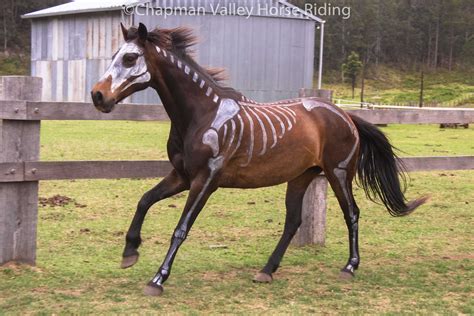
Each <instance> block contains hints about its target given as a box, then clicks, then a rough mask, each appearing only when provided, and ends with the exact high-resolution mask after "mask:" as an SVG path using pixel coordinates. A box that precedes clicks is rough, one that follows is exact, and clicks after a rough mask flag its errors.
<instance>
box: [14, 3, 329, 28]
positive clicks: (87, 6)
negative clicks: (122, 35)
mask: <svg viewBox="0 0 474 316" xmlns="http://www.w3.org/2000/svg"><path fill="white" fill-rule="evenodd" d="M254 1H255V0H254ZM258 1H259V0H256V2H258ZM178 2H179V1H178ZM204 2H206V0H204ZM225 2H226V3H227V2H228V1H225ZM249 2H252V0H250V1H249ZM145 3H152V4H155V5H156V4H157V3H159V1H156V0H100V1H98V0H81V1H74V2H69V3H65V4H62V5H58V6H55V7H51V8H47V9H43V10H39V11H35V12H31V13H27V14H24V15H22V18H26V19H29V18H41V17H48V16H57V15H66V14H78V13H87V12H100V11H111V10H121V9H122V8H123V7H131V6H134V5H139V4H145ZM198 3H200V1H198ZM276 3H278V4H280V5H282V6H285V7H288V8H291V9H295V10H296V11H297V12H298V16H297V17H298V18H307V19H311V20H314V21H316V22H318V23H324V20H323V19H321V18H319V17H317V16H315V15H313V14H311V13H309V12H306V11H305V10H302V9H300V8H298V7H296V6H295V5H293V4H291V3H289V2H287V1H285V0H277V1H276ZM192 4H194V1H192V2H191V6H192ZM245 4H247V1H245ZM185 5H188V3H187V1H185Z"/></svg>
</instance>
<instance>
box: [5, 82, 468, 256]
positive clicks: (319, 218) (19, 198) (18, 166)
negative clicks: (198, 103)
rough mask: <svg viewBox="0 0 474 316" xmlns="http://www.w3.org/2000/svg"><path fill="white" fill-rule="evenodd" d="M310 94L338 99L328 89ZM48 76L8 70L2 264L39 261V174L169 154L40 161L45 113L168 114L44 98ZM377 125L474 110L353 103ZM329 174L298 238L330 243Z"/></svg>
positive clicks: (448, 161)
mask: <svg viewBox="0 0 474 316" xmlns="http://www.w3.org/2000/svg"><path fill="white" fill-rule="evenodd" d="M300 94H301V95H302V96H313V95H314V96H320V97H326V98H330V93H329V92H328V91H325V90H317V91H315V90H308V89H302V90H301V91H300ZM40 96H41V78H35V77H13V76H9V77H0V119H1V120H2V121H1V124H0V140H1V146H0V264H2V263H5V262H7V261H10V260H16V261H23V262H28V263H30V264H34V262H35V258H36V227H37V212H38V181H40V180H41V181H42V180H55V179H98V178H107V179H110V178H147V177H162V176H164V175H166V174H167V173H168V172H169V171H170V170H171V165H170V163H169V162H168V161H158V160H157V161H51V162H48V161H38V160H39V149H40V146H39V144H40V139H39V135H40V134H39V132H40V122H41V120H136V121H167V120H168V116H167V115H166V112H165V111H164V109H163V107H162V106H156V105H136V104H121V105H117V106H116V109H115V110H114V111H113V112H112V113H109V114H104V113H100V112H98V111H97V110H96V109H95V108H94V107H93V105H92V104H91V103H82V102H40V101H39V99H40ZM348 112H350V113H354V114H356V115H358V116H360V117H362V118H363V119H365V120H367V121H369V122H372V123H375V124H388V123H390V124H391V123H402V124H407V123H408V124H415V123H428V124H429V123H472V122H474V111H473V110H471V109H456V110H451V109H450V111H446V110H440V109H433V110H432V109H428V110H427V109H408V110H407V109H403V110H401V109H374V110H368V109H356V110H348ZM403 161H404V163H405V164H406V165H407V167H408V170H410V171H413V170H440V169H451V170H452V169H474V156H460V157H409V158H403ZM326 193H327V181H326V179H325V178H324V177H323V176H318V177H317V178H316V179H315V180H314V181H313V183H312V184H311V185H310V186H309V188H308V190H307V192H306V195H305V199H304V202H303V218H304V222H303V225H302V227H300V229H299V231H298V233H297V235H296V236H295V238H294V243H295V244H298V245H304V244H308V243H317V244H324V230H325V218H326Z"/></svg>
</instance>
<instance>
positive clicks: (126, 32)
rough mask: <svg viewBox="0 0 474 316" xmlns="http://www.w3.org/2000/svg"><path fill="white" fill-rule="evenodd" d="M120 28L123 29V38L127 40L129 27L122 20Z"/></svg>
mask: <svg viewBox="0 0 474 316" xmlns="http://www.w3.org/2000/svg"><path fill="white" fill-rule="evenodd" d="M120 28H121V29H122V35H123V39H124V40H125V41H127V37H128V29H127V28H126V27H125V26H124V25H123V23H122V22H120Z"/></svg>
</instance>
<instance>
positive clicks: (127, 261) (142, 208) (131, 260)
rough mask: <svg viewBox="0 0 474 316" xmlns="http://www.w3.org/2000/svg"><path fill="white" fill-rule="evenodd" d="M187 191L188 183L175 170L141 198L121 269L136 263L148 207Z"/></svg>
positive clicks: (128, 233)
mask: <svg viewBox="0 0 474 316" xmlns="http://www.w3.org/2000/svg"><path fill="white" fill-rule="evenodd" d="M187 189H189V183H188V181H187V180H186V179H184V178H183V177H182V176H180V175H179V173H178V172H177V171H176V170H173V171H171V172H170V174H169V175H167V176H166V177H165V178H164V179H163V180H161V182H160V183H158V184H157V185H156V186H155V187H154V188H153V189H151V190H150V191H148V192H146V193H145V194H144V195H143V196H142V198H141V199H140V201H139V202H138V205H137V210H136V212H135V215H134V216H133V220H132V223H131V224H130V228H129V229H128V232H127V235H126V237H125V249H124V251H123V255H122V256H123V258H122V264H121V267H122V268H124V269H125V268H128V267H131V266H133V265H134V264H135V263H136V262H137V261H138V256H139V254H138V250H137V249H138V247H139V246H140V244H141V242H142V239H141V237H140V233H141V229H142V225H143V221H144V220H145V216H146V214H147V212H148V210H149V209H150V207H152V206H153V204H155V203H156V202H158V201H160V200H163V199H166V198H168V197H170V196H173V195H175V194H178V193H180V192H182V191H184V190H187Z"/></svg>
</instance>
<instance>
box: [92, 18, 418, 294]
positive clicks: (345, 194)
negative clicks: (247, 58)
mask: <svg viewBox="0 0 474 316" xmlns="http://www.w3.org/2000/svg"><path fill="white" fill-rule="evenodd" d="M122 33H123V36H124V39H125V43H124V44H123V46H121V48H120V49H119V51H118V52H117V53H116V54H115V55H114V56H113V58H112V62H111V64H110V66H109V68H108V69H107V71H106V72H105V74H104V75H103V77H102V78H101V79H100V80H99V81H98V82H97V83H96V84H95V85H94V87H93V89H92V91H91V96H92V100H93V102H94V105H95V107H96V108H97V109H98V110H99V111H102V112H104V113H109V112H111V111H112V110H113V108H114V106H115V104H117V103H118V102H120V101H121V100H123V99H124V98H126V97H127V96H129V95H131V94H132V93H135V92H137V91H139V90H143V89H145V88H147V87H152V88H153V89H155V90H156V92H157V93H158V94H159V96H160V99H161V100H162V102H163V106H164V108H165V110H166V112H167V114H168V116H169V118H170V120H171V129H170V135H169V139H168V144H167V151H168V156H169V160H170V162H171V164H172V166H173V170H172V171H171V172H170V173H169V174H168V175H167V176H166V177H165V178H164V179H163V180H162V181H161V182H160V183H158V184H157V185H156V186H155V187H154V188H152V189H151V190H150V191H148V192H146V193H145V194H144V195H143V197H142V198H141V199H140V201H139V202H138V206H137V209H136V213H135V215H134V217H133V220H132V223H131V225H130V228H129V230H128V232H127V235H126V243H125V249H124V251H123V258H122V263H121V267H122V268H128V267H131V266H132V265H134V264H135V263H136V262H137V260H138V256H139V253H138V250H137V249H138V247H139V246H140V243H141V237H140V236H141V228H142V224H143V221H144V219H145V216H146V213H147V211H148V209H149V208H150V207H151V206H152V205H153V204H155V203H156V202H158V201H160V200H162V199H165V198H168V197H170V196H173V195H175V194H177V193H180V192H182V191H184V190H189V195H188V198H187V201H186V205H185V207H184V210H183V213H182V215H181V218H180V220H179V222H178V224H177V226H176V229H175V230H174V233H173V235H172V237H171V244H170V246H169V249H168V252H167V254H166V257H165V259H164V261H163V263H162V265H161V266H160V268H159V269H158V272H157V273H156V275H155V276H154V277H153V278H152V279H151V281H149V282H148V284H147V285H146V287H145V290H144V293H145V294H146V295H154V296H157V295H161V294H162V292H163V284H164V282H165V281H166V280H167V279H168V277H169V276H170V273H171V268H172V265H173V261H174V258H175V256H176V253H177V251H178V249H179V247H180V245H181V244H182V243H183V241H184V240H185V239H186V237H187V235H188V232H189V230H190V229H191V226H192V225H193V223H194V221H195V220H196V218H197V216H198V215H199V213H200V212H201V210H202V209H203V207H204V205H205V204H206V201H207V200H208V198H209V196H210V195H211V194H212V193H213V192H214V191H216V190H217V188H219V187H225V188H258V187H266V186H273V185H277V184H281V183H285V182H287V183H288V186H287V191H286V219H285V225H284V231H283V234H282V236H281V238H280V240H279V242H278V244H277V246H276V248H275V250H274V251H273V253H272V255H271V256H270V258H269V259H268V262H267V264H266V265H265V266H264V267H263V269H262V270H261V271H260V272H258V273H257V274H256V276H255V278H254V281H256V282H271V281H272V279H273V277H272V274H273V273H274V272H275V271H276V270H277V268H278V267H279V264H280V261H281V260H282V257H283V255H284V253H285V251H286V249H287V247H288V245H289V243H290V241H291V239H292V237H293V236H294V234H295V233H296V231H297V229H298V227H299V226H300V224H301V208H302V201H303V196H304V194H305V191H306V188H307V187H308V185H309V184H310V183H311V181H312V180H313V179H314V178H315V177H316V176H317V175H318V174H320V173H321V172H324V174H325V176H326V177H327V179H328V181H329V183H330V185H331V188H332V189H333V190H334V192H335V194H336V197H337V200H338V202H339V204H340V207H341V209H342V211H343V213H344V219H345V222H346V225H347V228H348V231H349V259H348V261H347V263H346V264H345V265H344V267H343V268H342V270H341V273H342V274H343V275H346V276H349V277H352V276H353V275H354V271H355V270H356V269H357V268H358V267H359V263H360V257H359V249H358V220H359V208H358V207H357V204H356V202H355V200H354V196H353V194H352V181H353V179H354V176H355V175H356V173H358V176H359V182H360V184H361V185H362V187H363V188H364V190H365V192H366V195H367V196H368V197H369V198H370V199H372V200H373V199H374V198H375V197H378V198H379V199H380V200H381V202H382V203H383V205H384V206H385V207H386V208H387V210H388V211H389V212H390V214H391V215H393V216H403V215H407V214H409V213H410V212H412V211H413V210H414V209H415V208H416V207H418V206H419V205H421V204H423V203H424V202H425V201H426V198H425V197H421V198H418V199H415V200H413V201H411V202H407V201H406V199H405V196H404V192H403V189H402V188H403V182H401V181H400V179H399V173H402V171H401V170H400V168H399V166H398V164H397V159H396V155H395V154H394V152H393V149H392V146H391V145H390V143H389V141H388V140H387V138H386V137H385V135H384V134H383V133H382V132H381V131H380V130H379V129H378V128H377V127H375V126H374V125H372V124H370V123H368V122H366V121H364V120H362V119H360V118H358V117H357V116H354V115H350V114H347V113H346V112H344V111H343V110H341V109H339V108H338V107H336V106H334V105H333V104H331V103H330V102H328V101H326V100H322V99H318V98H300V99H292V100H285V101H280V102H275V103H258V102H255V101H252V100H250V99H248V98H247V97H245V96H244V95H242V94H241V93H239V92H238V91H236V90H234V89H232V88H229V87H225V86H223V85H222V84H221V83H220V82H219V81H220V79H221V78H220V75H219V73H218V71H215V70H209V69H206V68H203V67H201V66H200V65H198V64H197V63H196V62H195V61H194V59H193V58H192V55H191V54H190V50H189V48H190V47H191V46H192V45H193V44H194V43H195V41H196V38H195V37H194V36H193V34H192V31H191V29H189V28H185V27H178V28H174V29H158V28H157V29H155V30H153V31H150V32H149V31H148V30H147V28H146V27H145V25H143V24H141V23H140V24H139V26H138V28H137V27H130V28H129V29H127V28H125V27H124V26H123V25H122Z"/></svg>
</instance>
